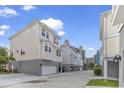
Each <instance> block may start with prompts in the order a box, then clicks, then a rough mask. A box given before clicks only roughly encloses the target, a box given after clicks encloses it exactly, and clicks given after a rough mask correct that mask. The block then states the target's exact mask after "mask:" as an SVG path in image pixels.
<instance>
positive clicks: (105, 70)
mask: <svg viewBox="0 0 124 93" xmlns="http://www.w3.org/2000/svg"><path fill="white" fill-rule="evenodd" d="M107 75H108V67H107V60H106V59H105V60H104V79H107Z"/></svg>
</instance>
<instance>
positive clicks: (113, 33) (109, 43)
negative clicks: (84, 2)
mask: <svg viewBox="0 0 124 93" xmlns="http://www.w3.org/2000/svg"><path fill="white" fill-rule="evenodd" d="M111 17H112V14H111V11H108V12H105V13H104V14H103V15H102V21H101V24H102V25H101V40H102V49H103V50H102V51H103V53H102V55H103V56H102V58H103V59H102V60H101V61H103V62H104V78H107V76H112V75H111V73H112V74H113V77H115V76H114V75H115V74H116V75H117V74H118V71H117V70H116V69H118V65H117V64H116V65H113V64H114V62H113V61H112V62H113V63H111V64H110V63H109V60H108V59H109V58H110V57H111V58H114V56H115V55H117V54H119V31H118V28H119V25H116V26H113V25H112V23H111ZM108 74H109V75H108ZM117 77H118V76H117Z"/></svg>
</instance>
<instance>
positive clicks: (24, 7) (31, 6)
mask: <svg viewBox="0 0 124 93" xmlns="http://www.w3.org/2000/svg"><path fill="white" fill-rule="evenodd" d="M22 9H23V10H25V11H30V10H33V9H36V7H35V6H33V5H24V6H23V7H22Z"/></svg>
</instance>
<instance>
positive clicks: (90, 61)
mask: <svg viewBox="0 0 124 93" xmlns="http://www.w3.org/2000/svg"><path fill="white" fill-rule="evenodd" d="M86 63H87V64H89V63H94V58H93V57H90V58H86Z"/></svg>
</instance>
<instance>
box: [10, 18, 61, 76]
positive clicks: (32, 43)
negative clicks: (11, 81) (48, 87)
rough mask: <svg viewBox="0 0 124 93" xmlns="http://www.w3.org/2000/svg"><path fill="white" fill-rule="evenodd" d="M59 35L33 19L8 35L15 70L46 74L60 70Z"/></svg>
mask: <svg viewBox="0 0 124 93" xmlns="http://www.w3.org/2000/svg"><path fill="white" fill-rule="evenodd" d="M59 40H60V37H59V36H58V35H57V34H56V33H55V32H54V31H53V30H52V29H51V28H50V27H48V26H47V25H46V24H44V23H41V22H40V21H39V20H34V21H32V22H31V23H30V24H28V25H26V26H25V27H24V28H22V29H21V30H20V31H18V32H17V33H16V34H14V35H13V36H12V37H10V49H11V50H10V51H11V54H12V55H13V56H14V57H15V59H16V62H14V63H13V64H12V65H14V70H15V71H17V72H23V73H29V74H35V75H47V74H53V73H57V72H60V69H61V64H62V55H61V50H60V45H59Z"/></svg>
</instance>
